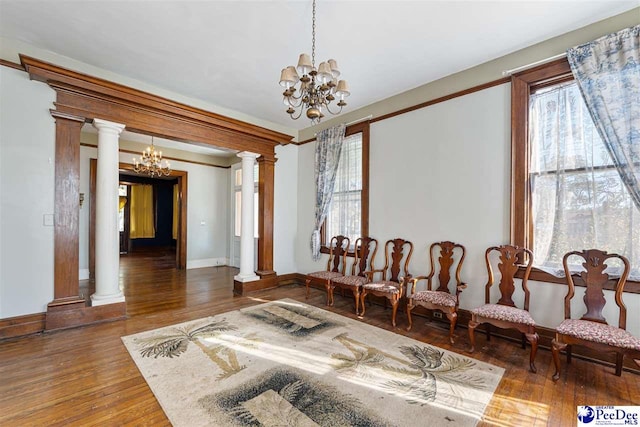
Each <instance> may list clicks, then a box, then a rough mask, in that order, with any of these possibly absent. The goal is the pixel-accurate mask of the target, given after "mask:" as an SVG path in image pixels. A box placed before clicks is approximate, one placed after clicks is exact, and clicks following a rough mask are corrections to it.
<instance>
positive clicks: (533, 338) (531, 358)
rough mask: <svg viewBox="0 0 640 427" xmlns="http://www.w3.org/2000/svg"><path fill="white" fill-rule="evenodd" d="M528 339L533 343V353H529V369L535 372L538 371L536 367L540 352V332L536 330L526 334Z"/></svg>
mask: <svg viewBox="0 0 640 427" xmlns="http://www.w3.org/2000/svg"><path fill="white" fill-rule="evenodd" d="M526 337H527V340H529V342H530V343H531V354H530V355H529V370H530V371H531V372H533V373H534V374H535V373H536V372H538V370H537V369H536V364H535V360H536V353H537V352H538V334H537V333H536V332H533V333H529V334H526Z"/></svg>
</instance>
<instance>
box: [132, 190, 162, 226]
mask: <svg viewBox="0 0 640 427" xmlns="http://www.w3.org/2000/svg"><path fill="white" fill-rule="evenodd" d="M154 222H155V221H154V209H153V186H152V185H132V186H131V207H130V237H131V238H132V239H142V238H154V237H156V229H155V224H154Z"/></svg>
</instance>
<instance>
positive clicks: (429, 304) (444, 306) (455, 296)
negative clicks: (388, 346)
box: [407, 241, 467, 344]
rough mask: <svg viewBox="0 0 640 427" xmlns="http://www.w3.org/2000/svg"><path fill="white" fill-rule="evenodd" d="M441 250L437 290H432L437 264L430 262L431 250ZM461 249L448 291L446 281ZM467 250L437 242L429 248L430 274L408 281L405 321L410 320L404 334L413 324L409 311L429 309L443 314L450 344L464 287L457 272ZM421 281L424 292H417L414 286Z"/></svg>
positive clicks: (462, 247)
mask: <svg viewBox="0 0 640 427" xmlns="http://www.w3.org/2000/svg"><path fill="white" fill-rule="evenodd" d="M437 247H439V248H440V256H439V257H438V263H439V265H440V272H439V274H438V278H437V281H438V288H437V289H436V290H433V286H434V283H433V282H434V281H435V280H434V275H435V272H436V263H435V262H434V259H433V252H434V249H436V248H437ZM456 248H459V249H460V251H459V252H460V258H459V260H458V262H457V266H456V269H455V271H456V273H455V285H456V286H455V289H454V290H453V291H451V290H450V289H449V282H450V281H451V269H452V268H453V265H454V264H456V262H455V259H454V252H455V249H456ZM465 255H466V250H465V248H464V246H462V245H459V244H457V243H453V242H448V241H447V242H436V243H434V244H432V245H431V247H429V259H430V261H431V272H430V273H429V275H428V276H418V277H414V278H412V279H411V289H410V292H409V294H408V298H409V301H408V303H407V319H408V320H409V326H408V327H407V331H410V330H411V327H412V326H413V322H412V320H411V310H413V309H414V308H415V307H416V306H419V305H420V306H422V307H424V308H427V309H429V310H439V311H441V312H443V313H444V314H445V315H446V316H447V318H448V319H449V322H450V326H449V342H450V343H451V344H453V331H454V330H455V328H456V321H457V319H458V304H459V297H460V293H461V292H462V290H463V289H465V288H466V287H467V285H466V284H464V283H462V280H460V270H462V263H463V262H464V257H465ZM420 280H426V281H427V289H426V290H424V291H418V292H416V284H417V283H418V282H419V281H420Z"/></svg>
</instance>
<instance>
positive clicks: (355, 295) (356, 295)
mask: <svg viewBox="0 0 640 427" xmlns="http://www.w3.org/2000/svg"><path fill="white" fill-rule="evenodd" d="M353 299H354V300H355V301H356V316H357V315H358V314H359V313H360V288H355V289H354V290H353Z"/></svg>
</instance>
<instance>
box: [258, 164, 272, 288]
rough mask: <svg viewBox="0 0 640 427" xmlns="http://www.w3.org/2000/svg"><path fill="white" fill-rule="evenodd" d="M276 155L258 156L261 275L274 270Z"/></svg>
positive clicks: (270, 273) (269, 273)
mask: <svg viewBox="0 0 640 427" xmlns="http://www.w3.org/2000/svg"><path fill="white" fill-rule="evenodd" d="M275 164H276V158H275V156H268V157H267V156H264V155H263V156H260V157H259V158H258V212H260V216H259V218H258V236H259V238H258V270H257V271H256V273H257V274H258V275H259V276H261V277H264V276H271V275H274V274H276V272H275V271H273V194H274V186H275V182H274V181H275Z"/></svg>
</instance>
